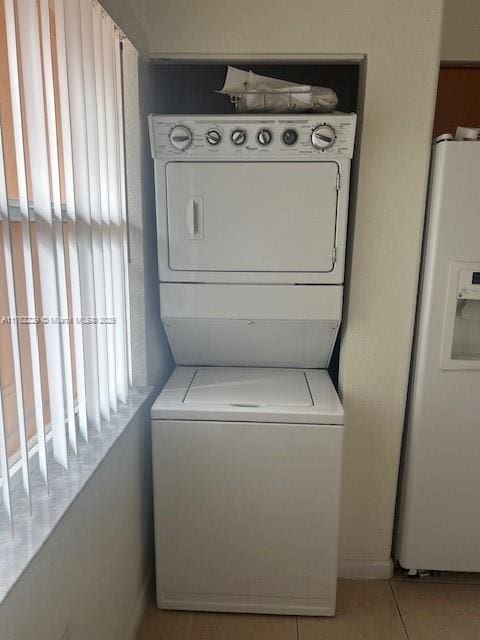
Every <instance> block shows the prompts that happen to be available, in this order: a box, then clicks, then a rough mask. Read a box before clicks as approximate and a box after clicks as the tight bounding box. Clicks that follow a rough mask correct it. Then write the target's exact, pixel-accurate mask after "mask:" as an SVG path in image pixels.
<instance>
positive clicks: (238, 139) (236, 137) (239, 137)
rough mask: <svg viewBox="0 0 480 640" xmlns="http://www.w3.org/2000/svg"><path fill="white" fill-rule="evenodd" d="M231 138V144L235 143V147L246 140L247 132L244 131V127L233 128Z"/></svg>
mask: <svg viewBox="0 0 480 640" xmlns="http://www.w3.org/2000/svg"><path fill="white" fill-rule="evenodd" d="M231 139H232V142H233V144H235V145H236V146H237V147H240V146H241V145H242V144H245V142H246V141H247V132H246V131H245V129H234V130H233V131H232V135H231Z"/></svg>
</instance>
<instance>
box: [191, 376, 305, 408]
mask: <svg viewBox="0 0 480 640" xmlns="http://www.w3.org/2000/svg"><path fill="white" fill-rule="evenodd" d="M184 403H185V404H201V405H203V404H229V405H235V406H241V407H259V406H260V405H275V406H296V407H311V406H313V401H312V395H311V393H310V389H309V386H308V380H307V376H306V374H305V371H302V370H299V369H272V368H269V369H267V368H265V369H260V368H259V369H257V368H250V367H247V368H241V367H205V368H200V369H197V370H196V371H195V374H194V376H193V380H192V382H191V384H190V387H189V389H188V391H187V394H186V396H185V399H184Z"/></svg>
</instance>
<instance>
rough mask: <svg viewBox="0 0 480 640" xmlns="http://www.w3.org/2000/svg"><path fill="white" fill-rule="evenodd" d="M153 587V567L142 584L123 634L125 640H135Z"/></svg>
mask: <svg viewBox="0 0 480 640" xmlns="http://www.w3.org/2000/svg"><path fill="white" fill-rule="evenodd" d="M152 589H153V569H152V570H151V571H150V572H149V574H148V576H147V579H146V580H145V584H144V585H143V589H142V593H141V595H140V597H139V599H138V602H137V606H136V607H135V611H134V613H133V616H132V620H131V622H130V625H129V628H128V632H127V633H126V634H125V640H135V639H136V637H137V633H138V629H139V627H140V623H141V622H142V618H143V614H144V613H145V609H146V608H147V604H148V601H149V600H150V595H151V593H152Z"/></svg>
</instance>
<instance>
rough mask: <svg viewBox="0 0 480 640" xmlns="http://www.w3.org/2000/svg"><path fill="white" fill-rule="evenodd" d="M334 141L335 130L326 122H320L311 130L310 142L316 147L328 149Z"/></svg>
mask: <svg viewBox="0 0 480 640" xmlns="http://www.w3.org/2000/svg"><path fill="white" fill-rule="evenodd" d="M334 142H335V130H334V129H333V127H331V126H330V125H328V124H321V125H320V126H318V127H316V128H315V129H314V130H313V131H312V144H313V146H314V147H315V148H316V149H322V150H325V149H330V147H331V146H332V145H333V143H334Z"/></svg>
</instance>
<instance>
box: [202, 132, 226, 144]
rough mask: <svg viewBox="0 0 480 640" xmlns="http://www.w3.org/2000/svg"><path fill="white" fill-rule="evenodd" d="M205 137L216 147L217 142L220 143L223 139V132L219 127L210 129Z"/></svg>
mask: <svg viewBox="0 0 480 640" xmlns="http://www.w3.org/2000/svg"><path fill="white" fill-rule="evenodd" d="M205 138H206V140H207V142H208V144H211V145H212V147H216V146H217V144H220V142H221V141H222V134H221V133H220V131H219V130H218V129H209V130H208V131H207V133H206V134H205Z"/></svg>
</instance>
